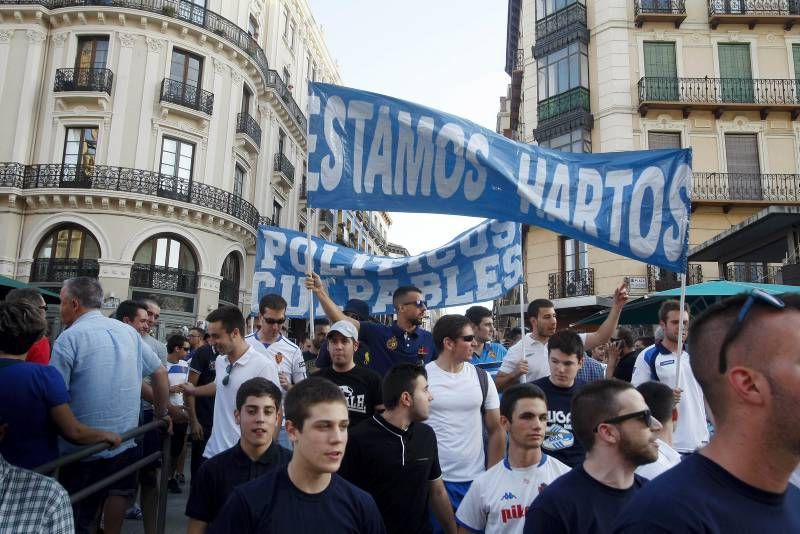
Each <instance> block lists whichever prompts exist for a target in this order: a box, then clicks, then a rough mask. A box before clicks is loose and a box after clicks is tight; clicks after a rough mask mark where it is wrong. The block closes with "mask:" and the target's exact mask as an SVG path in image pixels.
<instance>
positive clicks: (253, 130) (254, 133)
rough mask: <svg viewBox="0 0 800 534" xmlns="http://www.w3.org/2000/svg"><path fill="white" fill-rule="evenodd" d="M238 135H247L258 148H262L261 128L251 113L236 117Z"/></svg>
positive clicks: (240, 114)
mask: <svg viewBox="0 0 800 534" xmlns="http://www.w3.org/2000/svg"><path fill="white" fill-rule="evenodd" d="M236 133H243V134H245V135H247V136H248V137H249V138H250V139H252V140H253V142H254V143H255V144H256V146H257V147H261V127H260V126H259V125H258V122H256V120H255V119H254V118H253V117H251V116H250V114H249V113H239V114H238V115H236Z"/></svg>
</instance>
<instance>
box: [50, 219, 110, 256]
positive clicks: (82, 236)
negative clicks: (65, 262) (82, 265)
mask: <svg viewBox="0 0 800 534" xmlns="http://www.w3.org/2000/svg"><path fill="white" fill-rule="evenodd" d="M35 257H36V259H47V260H51V259H95V260H96V259H97V258H99V257H100V245H98V244H97V240H96V239H95V238H94V236H93V235H92V234H91V233H90V232H89V231H87V230H86V229H84V228H82V227H80V226H76V225H69V226H63V227H61V228H57V229H55V230H53V231H52V232H50V233H49V234H47V236H46V237H45V238H44V239H42V241H41V243H39V247H38V249H37V251H36V256H35Z"/></svg>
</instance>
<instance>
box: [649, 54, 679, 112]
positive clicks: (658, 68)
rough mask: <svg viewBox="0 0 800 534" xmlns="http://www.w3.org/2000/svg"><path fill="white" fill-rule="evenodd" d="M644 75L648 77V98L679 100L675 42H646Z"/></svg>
mask: <svg viewBox="0 0 800 534" xmlns="http://www.w3.org/2000/svg"><path fill="white" fill-rule="evenodd" d="M644 75H645V77H646V78H647V80H646V82H645V83H646V84H647V87H646V88H647V100H657V101H677V100H678V68H677V65H676V62H675V43H663V42H646V43H644Z"/></svg>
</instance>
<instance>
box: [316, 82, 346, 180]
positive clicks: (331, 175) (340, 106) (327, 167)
mask: <svg viewBox="0 0 800 534" xmlns="http://www.w3.org/2000/svg"><path fill="white" fill-rule="evenodd" d="M346 116H347V113H346V111H345V106H344V101H343V100H342V99H341V98H339V97H338V96H334V97H332V98H329V99H328V101H327V102H326V103H325V115H324V117H325V140H326V141H327V142H328V148H329V149H330V151H331V153H330V155H329V156H325V157H324V158H322V166H321V168H320V172H321V177H320V181H321V182H322V184H321V185H322V187H324V188H325V189H327V190H328V191H331V190H333V189H336V186H338V185H339V181H340V180H341V179H342V169H343V168H344V142H343V141H342V138H341V137H339V134H337V133H336V131H335V130H334V124H333V123H334V121H335V122H338V123H339V125H340V127H341V128H342V129H343V128H344V120H345V117H346ZM331 160H333V161H331Z"/></svg>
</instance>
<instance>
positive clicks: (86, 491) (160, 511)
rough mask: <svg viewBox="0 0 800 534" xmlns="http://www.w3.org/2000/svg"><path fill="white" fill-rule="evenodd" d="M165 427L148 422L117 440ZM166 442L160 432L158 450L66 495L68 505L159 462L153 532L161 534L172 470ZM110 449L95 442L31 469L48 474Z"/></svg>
mask: <svg viewBox="0 0 800 534" xmlns="http://www.w3.org/2000/svg"><path fill="white" fill-rule="evenodd" d="M166 426H167V423H166V421H152V422H150V423H146V424H144V425H142V426H139V427H136V428H134V429H131V430H128V431H127V432H123V433H122V434H120V437H121V438H122V442H123V443H124V442H126V441H130V440H132V439H134V438H137V437H139V436H143V435H145V434H146V433H148V432H150V431H152V430H157V429H163V428H165V427H166ZM170 439H171V438H170V436H169V434H166V433H164V434H163V439H162V442H161V450H160V451H158V452H154V453H152V454H149V455H147V456H145V457H143V458H141V459H139V460H137V461H136V462H134V463H132V464H131V465H129V466H127V467H124V468H123V469H120V470H119V471H117V472H116V473H114V474H113V475H109V476H107V477H105V478H103V479H100V480H98V481H97V482H95V483H94V484H92V485H90V486H87V487H85V488H83V489H81V490H79V491H77V492H75V493H73V494H71V495H70V496H69V500H70V502H71V503H72V504H75V503H77V502H80V501H82V500H84V499H85V498H86V497H88V496H89V495H92V494H94V493H97V492H98V491H101V490H103V489H105V488H107V487H108V486H110V485H111V484H113V483H114V482H116V481H118V480H121V479H123V478H125V477H126V476H128V475H130V474H131V473H135V472H136V471H138V470H139V469H141V468H142V467H145V466H147V465H150V464H152V463H154V462H158V461H159V460H160V461H161V462H162V463H161V474H160V479H159V492H158V506H157V509H156V533H157V534H164V526H165V523H166V518H167V481H168V480H169V476H170V473H172V469H171V466H170ZM110 448H111V445H110V444H109V443H97V444H95V445H89V446H87V447H82V448H80V449H78V450H77V451H75V452H72V453H69V454H65V455H64V456H61V457H59V458H56V459H55V460H53V461H52V462H48V463H46V464H44V465H40V466H39V467H37V468H36V469H34V471H36V472H37V473H41V474H44V475H51V474H52V473H54V472H55V471H56V470H57V469H59V468H61V467H64V466H65V465H69V464H74V463H75V462H80V461H81V460H83V459H85V458H88V457H90V456H92V455H95V454H97V453H99V452H102V451H105V450H108V449H110Z"/></svg>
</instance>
